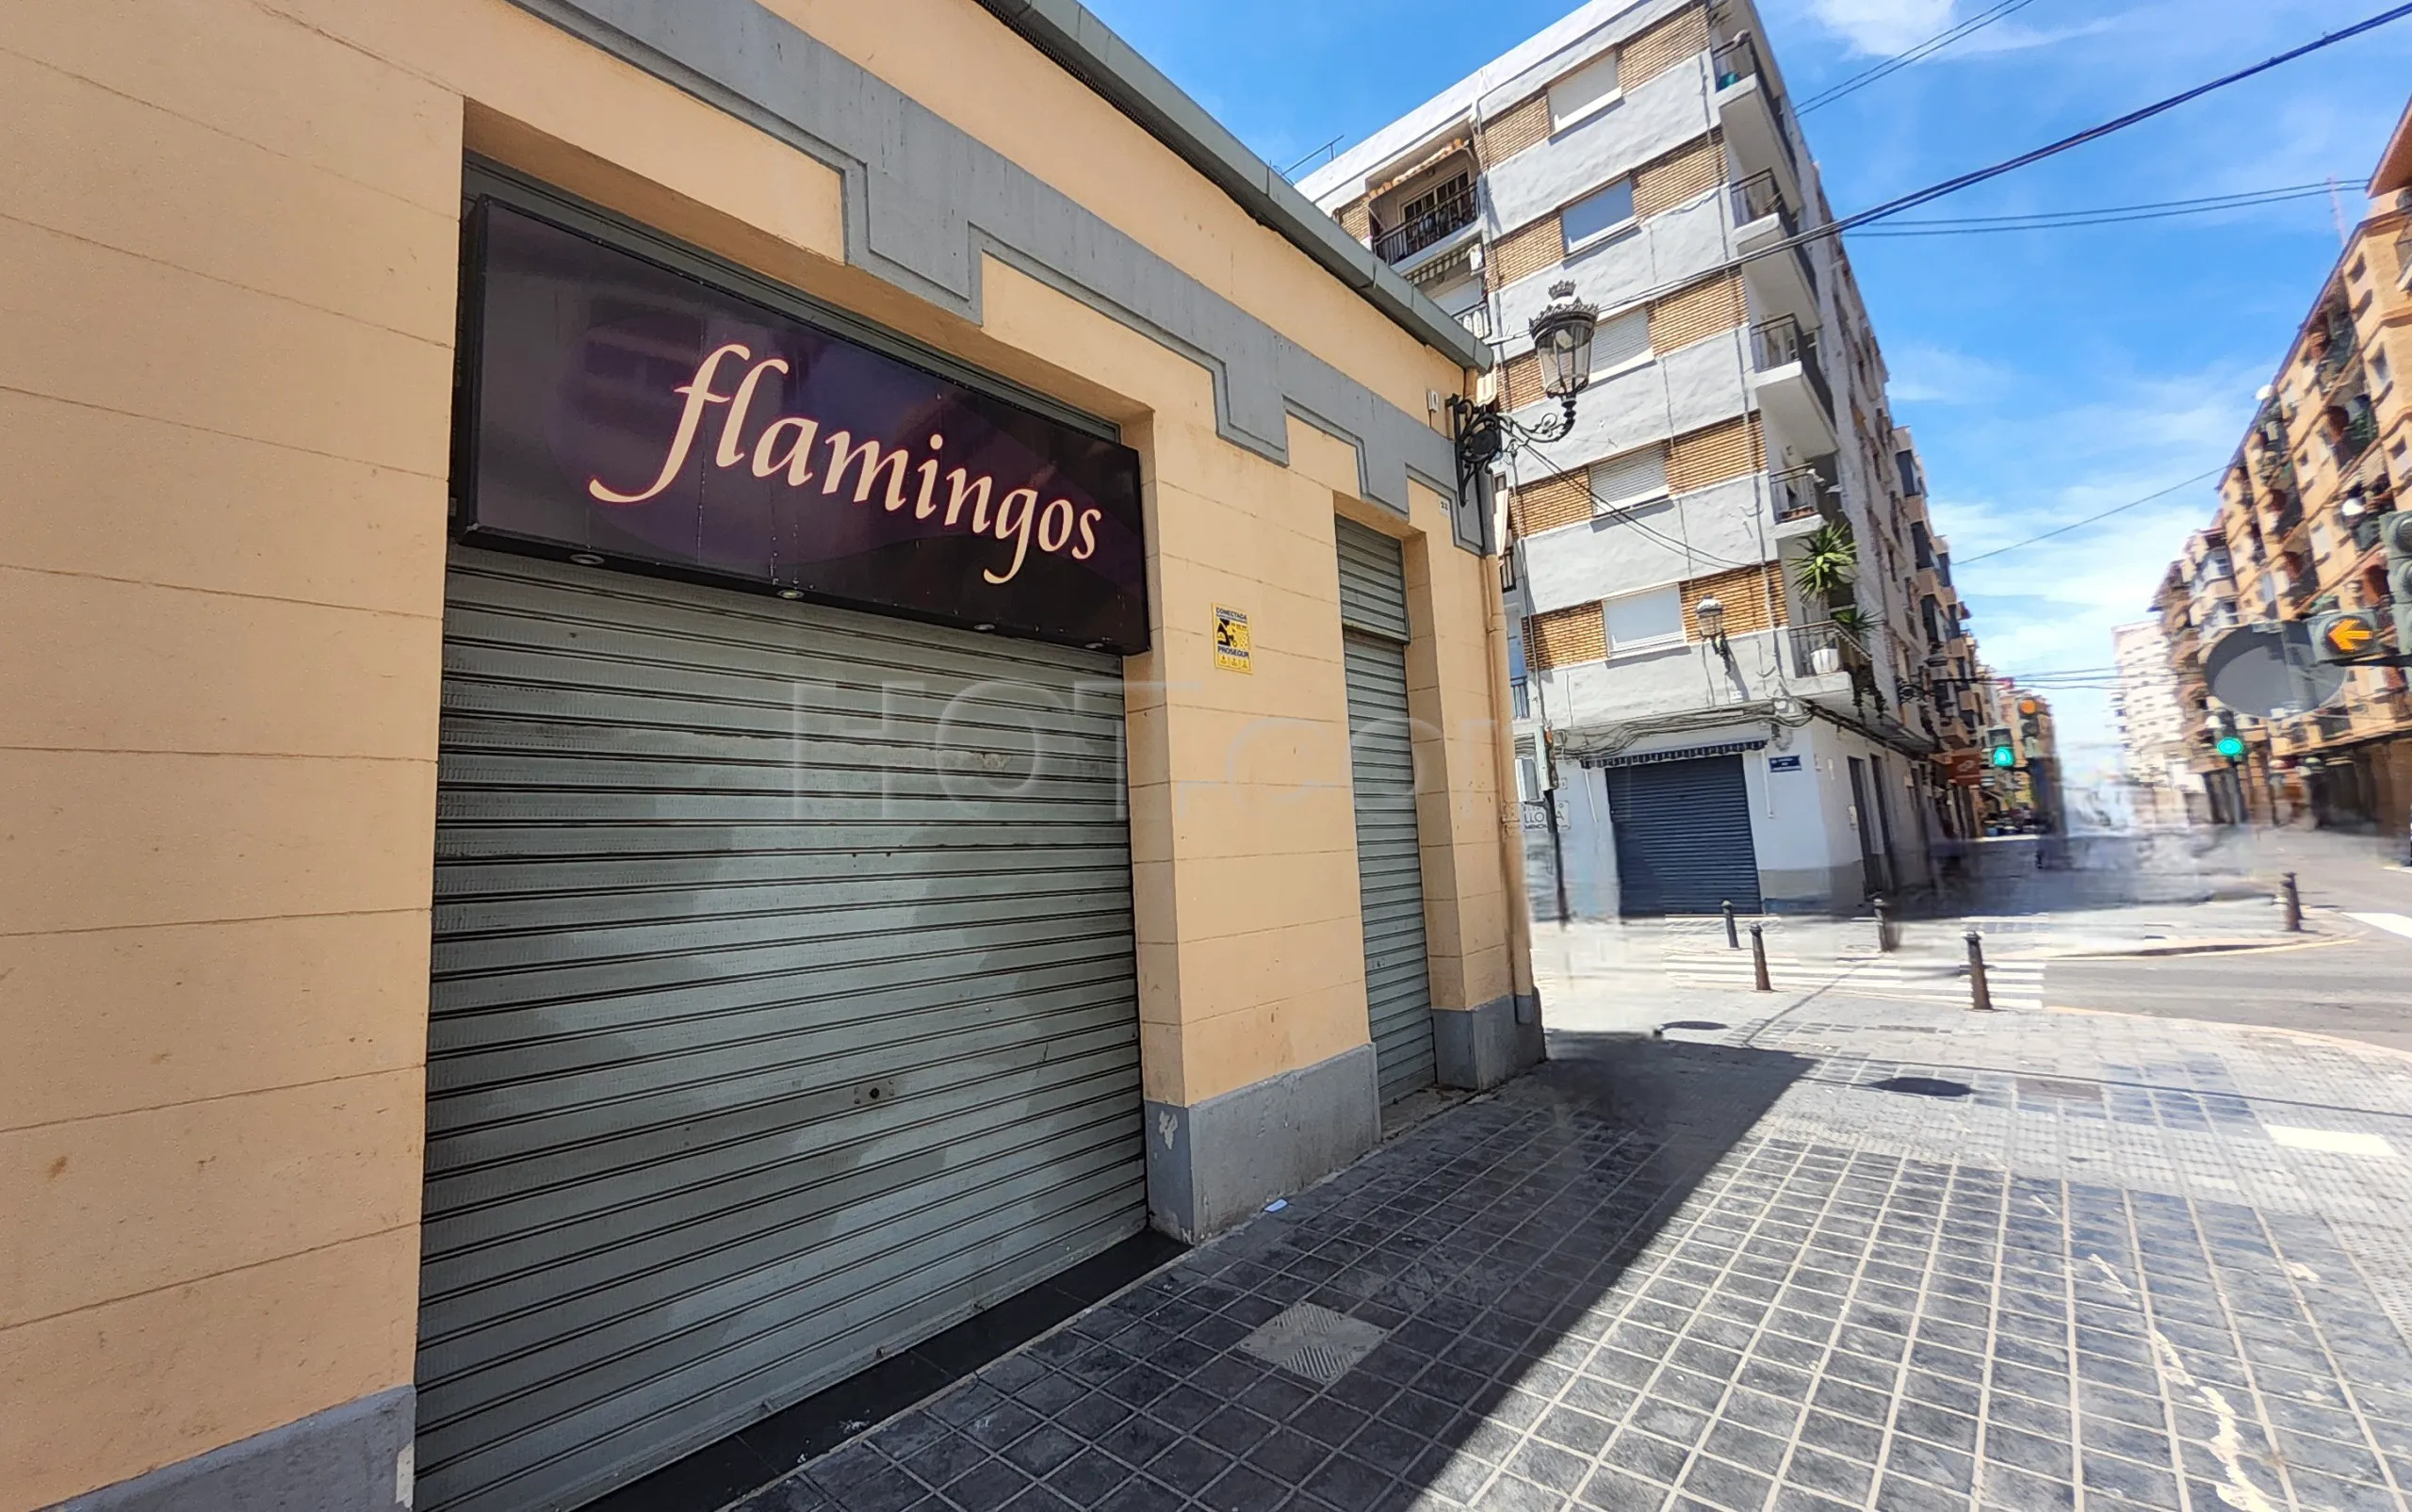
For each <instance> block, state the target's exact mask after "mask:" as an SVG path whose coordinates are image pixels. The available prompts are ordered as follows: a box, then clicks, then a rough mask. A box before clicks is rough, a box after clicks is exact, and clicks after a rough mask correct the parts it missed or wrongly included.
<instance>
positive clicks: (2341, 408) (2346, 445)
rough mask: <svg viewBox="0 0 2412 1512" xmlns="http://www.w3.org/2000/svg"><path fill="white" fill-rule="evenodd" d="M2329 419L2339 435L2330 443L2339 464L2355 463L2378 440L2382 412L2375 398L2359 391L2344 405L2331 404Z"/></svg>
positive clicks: (2332, 429)
mask: <svg viewBox="0 0 2412 1512" xmlns="http://www.w3.org/2000/svg"><path fill="white" fill-rule="evenodd" d="M2325 419H2326V423H2327V424H2328V426H2329V429H2330V430H2331V431H2334V432H2335V434H2336V439H2335V440H2334V441H2332V442H2330V443H2329V446H2330V447H2331V448H2333V449H2334V450H2335V451H2336V453H2337V465H2338V466H2339V467H2350V466H2352V465H2353V464H2354V463H2355V461H2357V460H2358V459H2359V458H2360V457H2361V455H2362V453H2364V452H2366V451H2368V450H2370V449H2371V443H2372V442H2374V441H2376V440H2377V439H2378V415H2377V414H2376V412H2374V411H2373V410H2371V401H2370V400H2369V399H2368V398H2364V397H2363V396H2361V395H2359V394H2356V395H2355V396H2353V398H2351V399H2350V400H2348V401H2347V402H2346V403H2344V404H2342V405H2333V404H2332V405H2330V406H2329V408H2328V414H2327V415H2326V417H2325Z"/></svg>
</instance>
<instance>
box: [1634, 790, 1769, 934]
mask: <svg viewBox="0 0 2412 1512" xmlns="http://www.w3.org/2000/svg"><path fill="white" fill-rule="evenodd" d="M1607 778H1608V822H1609V825H1610V827H1611V828H1612V829H1613V830H1614V832H1615V835H1616V847H1617V898H1618V912H1620V913H1622V914H1626V915H1636V914H1713V913H1715V912H1717V911H1718V909H1719V907H1720V906H1721V905H1722V904H1724V903H1725V902H1727V901H1728V900H1731V901H1732V902H1733V904H1734V906H1735V907H1736V908H1739V909H1742V910H1744V911H1746V912H1749V913H1756V912H1758V910H1759V861H1758V852H1757V850H1756V849H1755V848H1754V847H1753V846H1752V841H1751V795H1750V790H1749V789H1748V788H1746V787H1745V786H1744V784H1743V780H1742V758H1741V757H1740V756H1702V757H1697V758H1694V759H1692V760H1688V761H1660V762H1652V763H1649V764H1646V765H1638V766H1626V767H1611V768H1609V769H1608V772H1607Z"/></svg>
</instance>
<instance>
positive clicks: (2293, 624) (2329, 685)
mask: <svg viewBox="0 0 2412 1512" xmlns="http://www.w3.org/2000/svg"><path fill="white" fill-rule="evenodd" d="M2203 679H2204V681H2205V682H2207V683H2208V684H2209V685H2210V693H2211V696H2212V697H2213V698H2216V699H2218V700H2219V701H2220V702H2221V703H2222V704H2224V705H2225V706H2226V707H2229V708H2232V709H2235V710H2236V711H2237V712H2238V713H2240V714H2251V715H2253V716H2254V717H2256V718H2257V719H2292V718H2294V717H2296V716H2297V715H2300V714H2308V713H2310V712H2311V711H2312V710H2313V709H2315V708H2319V707H2322V706H2323V705H2325V704H2327V703H2329V702H2330V701H2332V700H2333V699H2335V698H2336V696H2337V695H2338V694H2339V693H2340V692H2342V691H2344V688H2345V669H2344V668H2342V667H2339V666H2335V665H2332V664H2330V663H2328V662H2324V661H2322V660H2321V659H2320V658H2319V656H2318V655H2317V654H2316V653H2315V652H2314V651H2313V649H2312V644H2311V629H2310V627H2309V626H2306V625H2305V624H2304V623H2303V622H2302V621H2301V620H2258V621H2256V622H2255V623H2253V624H2251V625H2240V626H2237V627H2236V628H2235V629H2233V630H2230V631H2228V632H2227V633H2226V634H2225V635H2223V636H2221V637H2220V638H2219V639H2218V640H2217V641H2214V642H2211V648H2210V649H2209V650H2208V651H2206V652H2204V653H2203Z"/></svg>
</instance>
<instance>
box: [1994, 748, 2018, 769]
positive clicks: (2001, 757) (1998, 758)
mask: <svg viewBox="0 0 2412 1512" xmlns="http://www.w3.org/2000/svg"><path fill="white" fill-rule="evenodd" d="M1993 760H1994V765H1995V766H1997V767H2014V766H2016V765H2018V753H2017V752H2015V751H2013V750H2012V749H2011V748H2010V747H2009V746H2007V745H1997V746H1995V747H1994V757H1993Z"/></svg>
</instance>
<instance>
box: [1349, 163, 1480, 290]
mask: <svg viewBox="0 0 2412 1512" xmlns="http://www.w3.org/2000/svg"><path fill="white" fill-rule="evenodd" d="M1474 220H1475V191H1474V180H1473V178H1472V177H1471V176H1468V175H1463V174H1460V175H1459V177H1457V178H1453V179H1451V180H1449V181H1448V182H1447V183H1445V184H1442V185H1441V186H1440V187H1437V188H1433V189H1429V190H1426V192H1425V193H1422V194H1419V195H1417V196H1415V197H1414V198H1413V199H1411V200H1409V201H1407V202H1406V203H1404V204H1402V205H1401V206H1400V207H1399V223H1398V224H1397V225H1395V226H1393V227H1391V228H1390V229H1389V230H1387V231H1383V232H1380V233H1377V235H1376V236H1375V237H1374V255H1375V256H1377V257H1378V258H1380V259H1381V260H1382V261H1384V262H1386V263H1388V264H1390V265H1391V266H1392V267H1393V268H1401V267H1402V265H1408V264H1412V263H1413V262H1414V261H1415V260H1416V258H1417V257H1418V256H1419V254H1421V253H1424V252H1431V251H1433V250H1434V249H1436V248H1438V247H1440V246H1441V245H1442V243H1444V242H1447V241H1448V240H1449V238H1450V237H1452V236H1456V235H1457V234H1458V233H1459V232H1460V231H1463V230H1465V229H1466V228H1467V227H1469V226H1472V225H1473V224H1474ZM1402 270H1404V269H1403V268H1402Z"/></svg>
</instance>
